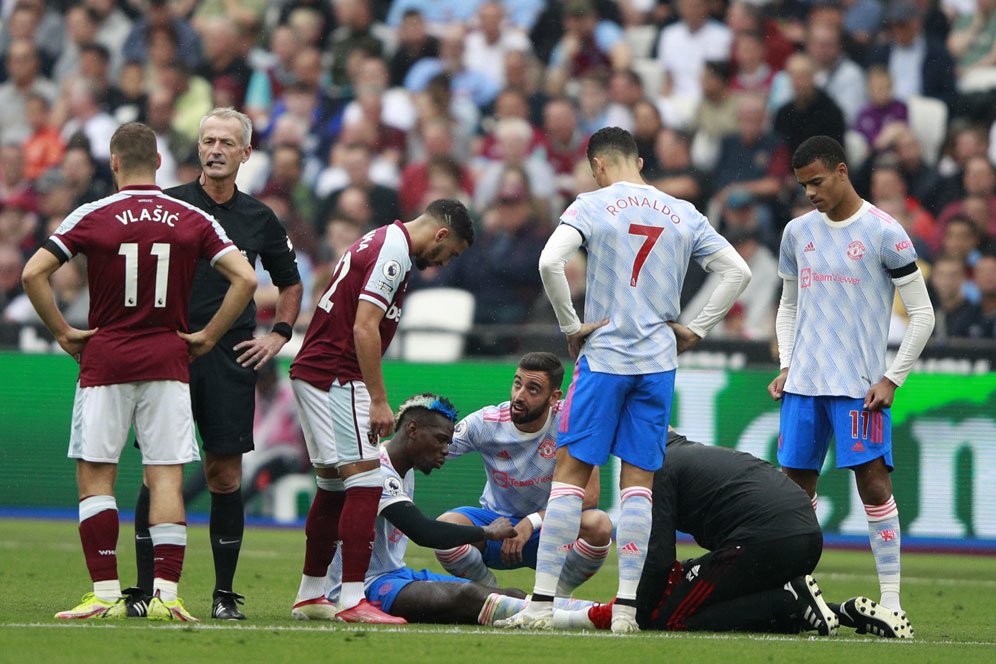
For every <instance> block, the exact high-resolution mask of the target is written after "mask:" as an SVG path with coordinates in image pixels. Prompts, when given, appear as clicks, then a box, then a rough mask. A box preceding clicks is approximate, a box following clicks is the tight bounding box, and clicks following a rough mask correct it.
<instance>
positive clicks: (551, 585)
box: [527, 482, 649, 613]
mask: <svg viewBox="0 0 996 664" xmlns="http://www.w3.org/2000/svg"><path fill="white" fill-rule="evenodd" d="M583 498H584V489H582V488H581V487H579V486H574V485H573V484H565V483H564V482H553V484H552V486H551V488H550V499H549V501H548V502H547V505H546V516H545V517H544V519H543V529H542V530H541V531H540V540H539V549H538V550H537V552H536V585H535V586H534V587H533V595H547V596H549V597H553V596H554V595H556V594H557V583H558V582H559V581H560V573H561V571H562V570H563V569H564V561H565V560H566V558H567V551H568V549H569V548H570V546H571V543H572V542H574V540H575V539H576V538H577V536H578V529H579V528H580V527H581V501H582V499H583ZM648 530H649V529H648ZM648 536H649V532H648ZM534 604H543V605H547V606H545V607H537V608H540V609H541V610H542V611H544V612H546V611H549V610H550V608H551V607H550V606H549V602H534V601H531V602H529V606H528V607H527V610H528V609H529V608H530V607H532V606H533V605H534ZM531 613H533V612H531Z"/></svg>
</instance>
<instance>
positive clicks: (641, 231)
mask: <svg viewBox="0 0 996 664" xmlns="http://www.w3.org/2000/svg"><path fill="white" fill-rule="evenodd" d="M663 232H664V228H663V226H641V225H640V224H630V225H629V234H630V235H642V236H643V237H645V238H646V239H645V240H644V241H643V246H641V247H640V250H639V251H638V252H636V260H634V261H633V275H632V276H631V277H630V279H629V285H630V287H635V286H636V282H637V280H638V279H639V278H640V270H642V269H643V264H644V263H646V262H647V256H649V255H650V252H651V251H652V250H653V248H654V245H655V244H657V240H659V239H660V237H661V233H663Z"/></svg>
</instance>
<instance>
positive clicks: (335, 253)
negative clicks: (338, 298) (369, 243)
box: [315, 216, 365, 284]
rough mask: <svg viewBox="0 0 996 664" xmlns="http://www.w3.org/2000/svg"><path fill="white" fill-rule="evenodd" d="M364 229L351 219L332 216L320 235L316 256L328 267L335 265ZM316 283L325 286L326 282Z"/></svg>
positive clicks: (317, 281) (317, 280) (319, 281)
mask: <svg viewBox="0 0 996 664" xmlns="http://www.w3.org/2000/svg"><path fill="white" fill-rule="evenodd" d="M364 230H365V229H364V227H363V226H361V225H359V224H357V223H356V222H355V221H353V220H352V219H349V218H346V217H339V216H333V217H331V218H330V219H329V220H328V222H327V223H326V224H325V232H324V233H323V234H322V245H321V248H320V249H319V250H318V256H319V258H320V259H321V260H323V261H324V262H325V263H327V264H329V265H335V264H336V263H338V262H339V259H340V258H342V255H343V254H344V253H346V250H348V249H349V248H350V247H351V246H353V243H354V242H356V241H357V240H359V239H360V237H361V236H362V235H363V231H364ZM315 282H316V283H322V284H325V283H327V281H323V280H321V279H318V278H317V276H316V279H315Z"/></svg>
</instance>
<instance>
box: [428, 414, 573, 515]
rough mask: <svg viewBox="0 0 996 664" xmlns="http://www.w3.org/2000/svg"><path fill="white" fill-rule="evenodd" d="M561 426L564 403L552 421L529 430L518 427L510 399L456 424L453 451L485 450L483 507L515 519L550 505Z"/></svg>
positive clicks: (457, 453)
mask: <svg viewBox="0 0 996 664" xmlns="http://www.w3.org/2000/svg"><path fill="white" fill-rule="evenodd" d="M559 426H560V404H559V403H558V404H557V406H556V407H554V408H553V409H552V410H551V412H550V415H549V417H548V419H547V422H546V426H544V427H543V428H542V429H540V430H539V431H538V432H536V433H523V432H522V431H519V430H518V429H517V428H516V427H515V425H514V424H513V423H512V413H511V411H510V410H509V402H508V401H506V402H505V403H502V404H499V405H497V406H487V407H485V408H482V409H480V410H479V411H477V412H475V413H471V414H470V415H468V416H467V417H465V418H463V420H461V421H460V422H459V423H458V424H457V425H456V429H455V430H454V432H453V442H452V443H451V444H450V451H449V454H448V455H447V456H448V458H455V457H458V456H462V455H464V454H467V453H468V452H477V453H478V454H480V455H481V461H482V462H483V463H484V472H485V474H486V475H487V484H485V486H484V494H483V495H482V496H481V507H483V508H485V509H489V510H492V511H494V512H498V513H499V514H504V515H505V516H508V517H512V518H513V521H514V520H516V519H521V518H522V517H524V516H526V515H527V514H532V513H533V512H536V511H538V510H542V509H546V503H547V500H549V498H550V483H551V482H552V481H553V468H554V466H555V465H556V463H557V429H558V428H559Z"/></svg>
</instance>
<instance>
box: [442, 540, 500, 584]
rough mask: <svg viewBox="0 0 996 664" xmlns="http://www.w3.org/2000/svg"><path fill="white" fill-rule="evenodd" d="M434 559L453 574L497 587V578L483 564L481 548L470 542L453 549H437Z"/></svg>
mask: <svg viewBox="0 0 996 664" xmlns="http://www.w3.org/2000/svg"><path fill="white" fill-rule="evenodd" d="M436 560H438V561H439V564H440V565H442V566H443V569H445V570H446V571H447V572H449V573H450V574H452V575H453V576H459V577H460V578H461V579H470V580H471V581H476V582H477V583H480V584H481V585H482V586H488V587H489V588H497V587H498V579H496V578H495V575H494V574H493V573H492V572H491V570H490V569H488V566H487V565H485V564H484V556H482V555H481V550H480V549H478V548H477V547H476V546H473V545H472V544H464V545H463V546H458V547H455V548H453V549H437V550H436Z"/></svg>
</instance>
